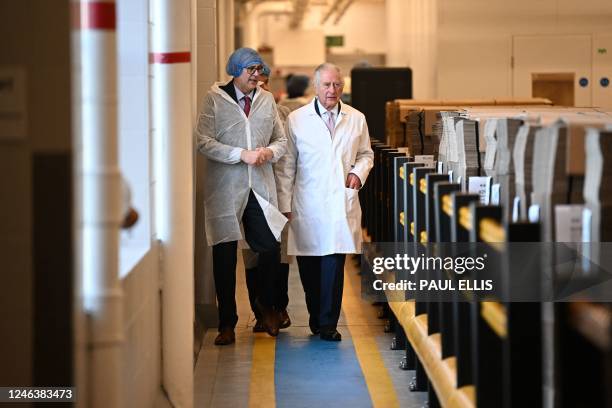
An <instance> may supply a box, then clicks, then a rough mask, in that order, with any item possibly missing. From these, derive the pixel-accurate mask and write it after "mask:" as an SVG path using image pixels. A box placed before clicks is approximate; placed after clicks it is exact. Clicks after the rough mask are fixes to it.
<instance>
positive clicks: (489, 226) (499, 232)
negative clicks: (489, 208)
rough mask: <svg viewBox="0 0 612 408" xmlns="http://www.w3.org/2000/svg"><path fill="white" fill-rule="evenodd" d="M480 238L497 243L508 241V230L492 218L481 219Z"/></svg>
mask: <svg viewBox="0 0 612 408" xmlns="http://www.w3.org/2000/svg"><path fill="white" fill-rule="evenodd" d="M479 232H480V238H481V239H482V240H483V241H484V242H487V243H490V244H492V243H497V242H505V241H506V231H505V230H504V227H502V226H501V224H500V223H499V222H497V221H495V220H494V219H491V218H483V219H482V220H480V231H479Z"/></svg>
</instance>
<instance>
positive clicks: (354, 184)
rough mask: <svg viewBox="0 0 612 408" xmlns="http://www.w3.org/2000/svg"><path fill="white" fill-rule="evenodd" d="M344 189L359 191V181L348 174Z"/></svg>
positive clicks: (354, 176)
mask: <svg viewBox="0 0 612 408" xmlns="http://www.w3.org/2000/svg"><path fill="white" fill-rule="evenodd" d="M345 186H346V187H348V188H352V189H354V190H359V189H360V188H361V180H359V177H357V176H356V175H355V174H353V173H349V175H348V176H347V177H346V184H345Z"/></svg>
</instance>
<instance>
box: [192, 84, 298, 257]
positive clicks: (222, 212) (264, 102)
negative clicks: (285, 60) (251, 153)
mask: <svg viewBox="0 0 612 408" xmlns="http://www.w3.org/2000/svg"><path fill="white" fill-rule="evenodd" d="M219 85H220V84H219V83H217V84H214V85H213V86H212V87H211V89H210V90H209V91H208V93H207V95H206V97H205V98H204V103H203V106H202V110H201V112H200V115H199V117H198V124H197V126H196V130H195V132H196V137H197V139H198V149H199V151H200V152H201V153H203V154H204V155H205V156H206V157H207V158H208V160H207V161H206V178H205V179H204V208H205V217H204V218H205V223H206V238H207V241H208V245H215V244H218V243H221V242H229V241H238V240H241V239H243V234H242V229H241V220H242V214H243V213H244V209H245V207H246V204H247V200H248V197H249V192H250V191H251V190H253V192H254V193H255V197H256V198H257V201H258V203H259V205H260V206H261V208H262V210H263V212H264V215H265V217H266V220H267V222H268V226H269V227H270V230H271V231H272V233H273V234H274V236H275V237H276V239H277V240H278V239H280V234H281V231H282V229H283V226H284V225H285V223H286V220H287V219H286V218H285V217H284V216H283V215H282V214H281V213H280V212H279V211H278V208H277V204H278V202H277V195H276V185H275V180H274V172H273V170H272V163H275V162H277V161H278V159H279V158H280V157H281V156H282V155H283V154H284V153H285V150H286V144H287V139H286V137H285V132H284V129H283V125H282V122H281V120H280V119H279V116H278V112H277V110H276V104H275V102H274V97H273V96H272V94H271V93H270V92H267V91H265V90H263V89H261V88H258V89H257V92H256V93H255V97H254V98H253V102H252V105H251V111H250V114H249V117H248V118H247V116H246V115H245V114H244V111H243V110H242V108H241V107H240V105H238V103H237V102H236V101H234V99H232V97H230V96H229V95H228V94H227V92H225V91H224V90H222V89H221V88H219ZM257 147H268V148H270V149H271V150H272V151H273V152H274V157H273V159H272V160H271V162H267V163H265V164H263V165H261V166H249V165H247V164H246V163H244V162H242V161H241V160H240V151H241V150H242V149H249V150H252V149H256V148H257Z"/></svg>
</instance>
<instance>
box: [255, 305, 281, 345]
mask: <svg viewBox="0 0 612 408" xmlns="http://www.w3.org/2000/svg"><path fill="white" fill-rule="evenodd" d="M256 305H257V308H258V309H259V313H260V314H261V318H262V324H263V326H264V328H265V329H266V332H267V333H268V334H269V335H270V336H272V337H276V336H278V328H279V325H280V320H279V318H278V313H277V312H276V311H275V310H274V309H273V308H271V307H266V306H264V305H262V304H261V303H260V302H259V300H257V301H256Z"/></svg>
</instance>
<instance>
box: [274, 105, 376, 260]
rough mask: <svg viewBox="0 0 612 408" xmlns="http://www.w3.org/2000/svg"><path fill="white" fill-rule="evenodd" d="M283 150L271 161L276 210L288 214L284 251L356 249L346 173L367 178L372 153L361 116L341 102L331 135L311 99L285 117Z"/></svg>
mask: <svg viewBox="0 0 612 408" xmlns="http://www.w3.org/2000/svg"><path fill="white" fill-rule="evenodd" d="M287 127H288V134H287V139H288V143H287V153H286V154H285V156H283V157H282V158H281V162H280V163H279V165H277V166H276V169H277V170H276V177H277V183H278V186H277V188H278V195H279V209H280V210H281V211H282V212H283V213H285V212H291V213H292V219H291V221H290V223H289V239H288V253H289V255H310V256H322V255H329V254H335V253H359V252H361V207H360V205H359V197H358V190H354V189H349V188H347V187H345V183H346V178H347V176H348V174H349V173H353V174H355V175H356V176H357V177H359V179H360V180H361V184H362V186H363V184H364V183H365V181H366V178H367V176H368V173H369V172H370V169H371V168H372V165H373V157H374V153H373V152H372V149H371V147H370V136H369V134H368V127H367V124H366V120H365V116H364V115H363V114H362V113H361V112H359V111H358V110H356V109H354V108H352V107H351V106H348V105H346V104H342V105H341V111H340V114H339V115H338V118H337V120H336V127H335V131H334V136H333V138H332V136H331V134H330V132H329V130H328V129H327V126H326V125H325V123H324V122H323V119H322V118H321V116H319V115H318V114H317V112H316V110H315V105H314V100H313V101H311V102H310V103H308V104H307V105H305V106H303V107H301V108H299V109H297V110H295V111H293V112H292V113H291V114H290V115H289V117H288V126H287Z"/></svg>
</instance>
